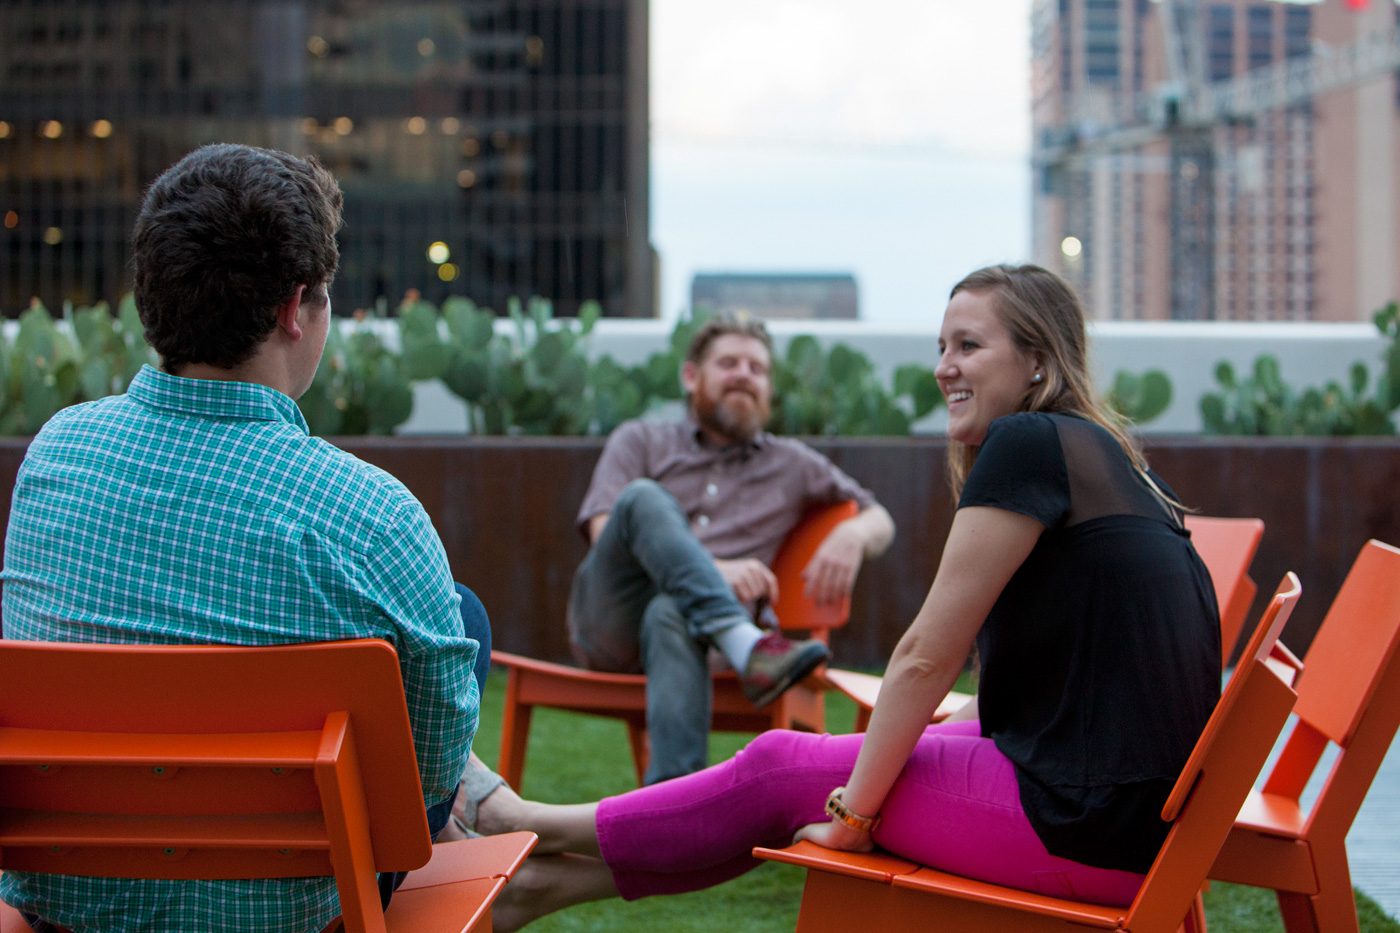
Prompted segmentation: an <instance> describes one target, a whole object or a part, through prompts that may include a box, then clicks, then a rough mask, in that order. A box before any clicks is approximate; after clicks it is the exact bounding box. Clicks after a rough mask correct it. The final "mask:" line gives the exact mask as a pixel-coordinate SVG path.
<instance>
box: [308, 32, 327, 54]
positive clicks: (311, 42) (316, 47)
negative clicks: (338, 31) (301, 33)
mask: <svg viewBox="0 0 1400 933" xmlns="http://www.w3.org/2000/svg"><path fill="white" fill-rule="evenodd" d="M330 50H331V44H330V43H329V42H327V41H326V40H325V39H322V38H321V37H320V36H312V37H311V38H310V39H307V40H306V51H308V52H310V53H311V54H312V55H315V56H316V57H317V58H325V57H326V53H327V52H329V51H330Z"/></svg>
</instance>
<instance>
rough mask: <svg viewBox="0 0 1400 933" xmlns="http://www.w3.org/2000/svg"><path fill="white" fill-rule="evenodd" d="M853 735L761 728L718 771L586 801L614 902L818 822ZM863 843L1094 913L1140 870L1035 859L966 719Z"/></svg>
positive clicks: (1120, 899)
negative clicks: (594, 812)
mask: <svg viewBox="0 0 1400 933" xmlns="http://www.w3.org/2000/svg"><path fill="white" fill-rule="evenodd" d="M861 739H862V736H861V735H859V734H856V735H837V736H832V735H813V734H812V733H807V732H786V731H781V730H774V731H771V732H765V733H763V734H761V735H759V736H758V737H757V738H756V739H754V740H753V741H752V742H750V743H749V745H748V746H747V747H746V748H745V749H744V750H743V751H741V752H739V754H737V755H735V756H734V757H733V758H731V759H730V760H729V761H726V762H724V763H723V764H718V765H715V766H714V767H713V768H707V769H705V770H704V771H700V772H698V773H696V774H691V775H687V776H686V777H681V778H676V779H674V780H670V781H663V782H662V783H660V784H654V785H652V786H650V787H644V788H642V789H640V790H635V791H632V792H630V793H627V794H622V795H621V796H618V797H609V798H607V799H605V800H603V801H602V802H601V803H599V804H598V818H597V825H598V844H599V846H600V847H601V849H602V853H603V860H604V861H605V862H606V863H607V865H608V868H610V869H611V870H612V873H613V879H614V881H615V882H616V883H617V889H618V891H619V892H620V893H621V894H622V896H623V897H624V898H626V899H627V900H635V899H636V898H639V897H646V896H648V895H652V894H677V893H680V892H682V891H694V890H698V889H700V888H706V887H709V886H711V885H715V884H719V883H720V882H722V881H728V880H729V879H731V878H734V877H737V876H738V875H741V874H743V873H744V872H746V871H748V870H749V869H751V868H754V867H755V866H757V865H759V864H760V862H759V860H757V859H755V858H754V857H753V856H752V854H751V850H752V849H753V847H754V846H760V845H761V846H769V847H781V846H786V845H788V844H789V843H790V842H792V835H793V833H795V832H796V831H797V830H798V828H799V827H801V826H804V825H806V824H808V823H815V822H819V821H822V820H825V819H826V816H825V815H824V813H823V809H824V807H825V804H826V797H827V795H828V794H829V793H831V789H832V788H833V787H837V786H838V785H841V784H844V783H845V782H846V779H847V778H849V777H850V775H851V768H852V767H853V766H854V765H855V760H856V754H857V753H858V752H859V751H860V743H861ZM880 816H881V820H880V825H879V826H877V827H876V829H875V842H876V844H877V845H879V846H880V847H881V848H884V849H887V850H889V851H890V852H893V853H895V854H896V855H900V856H902V857H904V858H907V859H911V860H912V861H916V862H919V863H920V864H923V865H928V866H931V867H933V868H938V869H941V870H943V871H948V872H953V873H955V874H959V875H964V876H966V877H969V878H977V879H980V880H983V881H991V882H994V883H997V884H1003V885H1007V886H1009V887H1014V888H1020V889H1022V890H1026V891H1037V892H1040V893H1043V894H1051V895H1055V896H1059V897H1068V898H1072V899H1075V900H1082V901H1089V902H1093V903H1099V904H1128V903H1130V902H1131V901H1132V899H1133V897H1134V896H1135V895H1136V894H1137V890H1138V887H1139V885H1141V883H1142V878H1143V876H1142V875H1139V874H1134V873H1132V872H1126V871H1114V870H1111V869H1105V868H1091V867H1089V866H1087V865H1082V864H1080V863H1078V862H1072V861H1070V860H1068V859H1063V858H1059V857H1057V856H1054V855H1051V854H1050V853H1049V852H1047V851H1045V846H1043V845H1042V844H1041V842H1040V838H1039V837H1038V836H1036V834H1035V830H1034V829H1032V828H1031V824H1030V822H1029V821H1028V820H1027V819H1026V814H1025V812H1024V811H1023V810H1022V809H1021V798H1020V792H1019V790H1018V788H1017V786H1016V773H1015V770H1014V768H1013V767H1012V764H1011V762H1010V761H1008V760H1007V758H1006V756H1004V755H1003V754H1002V753H1001V752H1000V751H998V750H997V748H996V745H995V744H994V743H993V742H992V740H991V739H984V738H982V736H981V732H980V730H979V728H978V725H977V723H975V722H970V723H969V722H961V723H952V724H946V725H940V726H930V727H929V728H928V729H927V730H926V731H925V732H924V734H923V737H922V738H920V739H919V743H918V745H916V746H915V749H914V754H913V755H911V756H910V758H909V763H908V764H907V765H905V766H904V770H903V772H901V773H900V776H899V779H898V780H897V781H895V784H894V787H893V788H891V789H890V793H889V795H888V796H887V797H886V798H885V804H884V807H883V808H882V809H881V810H880Z"/></svg>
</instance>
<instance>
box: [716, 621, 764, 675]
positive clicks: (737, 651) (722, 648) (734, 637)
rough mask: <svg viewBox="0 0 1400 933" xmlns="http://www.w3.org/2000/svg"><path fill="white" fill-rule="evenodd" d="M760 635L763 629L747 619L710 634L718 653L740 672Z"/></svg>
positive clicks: (746, 663) (761, 635)
mask: <svg viewBox="0 0 1400 933" xmlns="http://www.w3.org/2000/svg"><path fill="white" fill-rule="evenodd" d="M762 637H763V629H761V628H759V627H758V626H757V625H754V624H753V623H752V622H749V621H747V620H746V621H743V622H738V623H736V624H734V625H731V626H729V628H727V629H725V630H724V631H722V632H718V633H716V634H714V635H711V636H710V638H711V640H712V641H713V642H714V644H715V647H716V648H718V649H719V652H720V654H722V655H724V657H725V660H727V661H728V662H729V666H730V667H732V668H734V670H736V671H738V672H739V673H740V674H742V673H744V668H745V667H746V666H747V665H748V663H749V653H750V652H752V651H753V646H754V645H756V644H758V642H759V639H761V638H762Z"/></svg>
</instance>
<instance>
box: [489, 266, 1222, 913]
mask: <svg viewBox="0 0 1400 933" xmlns="http://www.w3.org/2000/svg"><path fill="white" fill-rule="evenodd" d="M938 342H939V348H940V357H939V361H938V366H937V370H936V374H937V377H938V381H939V386H940V387H941V388H942V390H943V394H944V396H945V397H946V399H947V402H948V437H949V466H950V472H951V477H952V485H953V491H954V495H955V497H956V498H957V502H958V507H957V511H956V512H955V514H954V518H953V523H952V527H951V530H950V531H949V534H948V540H947V543H946V545H945V546H944V550H943V556H942V559H941V560H940V562H939V566H938V571H937V574H936V575H935V577H934V581H933V585H932V587H931V588H930V589H929V593H928V597H927V599H926V600H925V602H924V605H923V607H922V608H921V609H920V610H919V612H918V614H917V616H916V617H915V618H914V621H913V622H912V623H911V624H910V626H909V628H908V630H907V631H906V632H905V633H904V636H903V637H902V638H901V639H900V642H899V645H898V647H897V648H896V649H895V652H894V656H893V658H892V659H891V660H890V663H889V667H888V669H887V671H886V674H885V680H884V684H883V686H882V688H881V690H880V698H879V702H878V703H877V704H876V706H875V710H874V713H873V715H872V717H871V720H870V726H869V730H868V731H867V732H866V733H864V734H863V735H843V736H829V735H812V734H806V733H796V732H784V731H773V732H766V733H763V734H762V735H760V736H758V737H757V738H756V739H755V740H754V741H753V742H751V743H750V744H749V745H748V746H747V747H746V748H745V749H744V750H743V751H741V752H739V753H738V754H737V755H736V756H735V757H734V758H732V759H731V760H729V761H727V762H724V763H722V764H720V765H716V766H715V767H713V768H709V769H707V770H705V771H702V772H699V773H697V774H692V775H689V776H686V777H683V778H677V779H675V780H672V781H666V782H663V783H661V784H657V785H653V786H651V787H646V788H643V789H641V790H637V791H632V792H630V793H626V794H622V795H620V796H617V797H610V798H607V799H605V800H603V801H601V802H600V803H597V804H580V805H571V806H552V805H546V804H538V803H532V802H529V801H525V800H521V799H520V798H519V797H516V796H515V795H514V794H513V793H511V792H510V791H509V789H508V788H502V789H500V790H497V791H496V792H495V793H492V794H491V795H490V796H489V797H488V798H487V799H486V800H485V801H484V802H483V804H482V805H481V808H480V812H479V816H478V829H479V830H480V831H483V832H488V833H490V832H501V831H507V830H512V829H530V830H533V831H535V832H536V833H538V834H539V835H540V846H539V848H538V849H537V850H536V851H537V852H540V853H546V854H555V855H556V857H554V858H532V859H530V860H529V861H528V862H527V863H526V865H525V866H524V867H523V868H522V870H521V872H520V874H519V875H518V876H517V878H516V880H514V881H512V882H511V883H510V885H509V886H507V888H506V891H505V892H504V894H503V897H502V900H501V901H500V902H499V904H498V906H497V908H496V913H495V916H496V924H497V927H498V928H499V929H504V930H510V929H515V928H518V927H519V926H522V925H524V924H526V923H528V922H530V921H531V920H532V919H534V918H535V917H537V916H539V915H541V914H543V913H547V912H549V911H552V910H556V909H558V908H560V907H564V906H568V905H569V904H573V903H579V902H581V901H584V900H593V899H597V898H601V897H609V896H615V895H621V896H622V897H625V898H628V899H633V898H637V897H643V896H647V895H652V894H666V893H677V892H681V891H689V890H695V889H698V888H702V887H707V886H709V885H712V884H716V883H719V882H721V881H724V880H727V879H729V878H732V877H734V876H736V875H738V874H740V873H742V872H744V871H747V870H748V869H750V868H752V867H753V866H754V865H755V864H757V862H756V860H755V859H753V857H752V856H751V854H750V852H751V849H752V848H753V847H754V846H755V845H766V846H774V845H784V844H786V843H787V842H789V841H790V840H792V839H793V838H794V834H795V836H796V838H798V839H809V840H811V841H813V842H816V843H818V844H820V845H823V846H827V847H830V848H835V849H848V850H867V849H870V848H872V846H874V845H879V846H881V847H882V848H885V849H888V850H889V851H891V852H894V853H896V854H898V855H901V856H903V857H905V858H909V859H912V860H914V861H917V862H920V863H922V864H926V865H930V866H933V867H936V868H939V869H942V870H944V871H950V872H955V873H957V874H961V875H966V876H969V877H973V878H978V879H982V880H986V881H991V882H996V883H999V884H1005V885H1010V886H1013V887H1018V888H1023V889H1026V890H1031V891H1040V892H1043V893H1047V894H1056V895H1061V896H1067V897H1072V898H1077V899H1080V900H1086V901H1093V902H1098V903H1105V904H1126V903H1128V902H1130V901H1131V900H1132V898H1133V896H1134V895H1135V894H1136V892H1137V889H1138V887H1139V885H1140V883H1141V881H1142V876H1143V873H1144V872H1146V870H1147V869H1148V868H1149V867H1150V865H1151V863H1152V860H1153V858H1154V857H1155V855H1156V852H1157V850H1158V848H1160V846H1161V843H1162V842H1163V840H1164V839H1165V838H1166V833H1167V829H1168V826H1167V824H1166V823H1164V822H1163V821H1162V820H1161V818H1160V815H1159V814H1160V812H1161V809H1162V805H1163V803H1164V802H1165V800H1166V797H1167V794H1168V793H1169V791H1170V789H1171V787H1172V784H1173V782H1174V781H1175V780H1176V777H1177V775H1178V773H1179V772H1180V770H1181V768H1182V766H1183V765H1184V764H1185V762H1186V759H1187V757H1188V755H1189V754H1190V751H1191V749H1192V747H1193V746H1194V744H1195V742H1196V740H1197V738H1198V737H1199V735H1200V732H1201V730H1202V729H1203V728H1204V726H1205V723H1206V720H1207V719H1208V717H1209V716H1210V713H1211V710H1212V709H1213V708H1214V706H1215V703H1216V701H1217V700H1218V699H1219V695H1220V680H1219V671H1220V636H1219V620H1218V617H1217V612H1216V603H1215V598H1214V594H1213V590H1212V588H1211V584H1210V579H1209V576H1208V575H1207V572H1206V570H1205V568H1204V566H1203V565H1202V564H1201V562H1200V559H1199V558H1198V557H1197V555H1196V553H1195V550H1194V549H1193V548H1192V547H1191V544H1190V541H1189V536H1188V534H1187V532H1186V531H1185V530H1184V528H1183V527H1182V524H1181V516H1182V509H1181V506H1180V505H1179V504H1178V503H1177V501H1176V498H1175V496H1174V494H1173V493H1172V492H1171V490H1170V489H1169V488H1168V487H1167V486H1166V484H1165V483H1163V482H1162V481H1161V480H1160V479H1159V478H1157V477H1156V476H1155V475H1154V474H1153V473H1152V472H1151V471H1150V470H1149V469H1148V467H1147V464H1146V462H1145V461H1144V459H1143V456H1142V453H1141V450H1140V449H1139V447H1138V445H1137V443H1136V442H1135V440H1134V439H1133V437H1132V436H1131V435H1130V434H1129V433H1128V431H1127V429H1126V427H1125V425H1124V424H1123V422H1122V420H1121V419H1120V418H1119V417H1118V416H1117V415H1116V414H1114V413H1113V412H1112V411H1111V410H1110V409H1109V408H1107V407H1106V406H1105V404H1104V403H1103V401H1102V400H1101V399H1100V397H1099V396H1098V394H1097V392H1096V391H1095V389H1094V385H1093V382H1092V380H1091V378H1090V374H1089V367H1088V359H1087V341H1086V337H1085V329H1084V314H1083V309H1082V307H1081V306H1080V303H1079V300H1078V298H1077V297H1076V296H1075V294H1074V292H1073V290H1072V289H1071V288H1070V287H1069V286H1068V285H1067V284H1066V283H1065V282H1064V281H1063V280H1062V279H1060V278H1059V277H1058V276H1056V275H1054V274H1053V273H1051V272H1048V271H1046V270H1044V269H1041V268H1039V267H1036V266H1014V267H1013V266H993V267H989V268H986V269H981V270H979V271H977V272H974V273H972V274H971V275H969V276H967V277H966V278H965V279H963V280H962V281H961V282H959V283H958V284H957V285H956V286H955V287H954V288H953V291H952V295H951V297H950V300H949V303H948V309H947V312H946V314H945V315H944V318H943V325H942V329H941V331H940V336H939V341H938ZM974 645H975V647H976V651H977V654H978V657H979V658H980V663H981V674H980V678H979V685H978V692H977V697H976V699H974V700H973V701H971V702H970V703H969V704H968V705H967V707H965V708H964V709H963V710H961V711H960V712H959V713H958V714H955V716H954V717H953V721H949V722H947V723H943V724H940V725H936V726H930V725H929V724H928V723H929V717H930V716H931V715H932V713H933V711H934V710H935V709H936V708H937V707H938V705H939V702H940V701H941V700H942V699H943V698H944V696H945V695H946V694H947V693H948V691H949V689H950V688H951V687H952V686H953V683H954V681H955V680H956V678H957V677H958V675H959V673H960V672H961V671H962V669H963V667H964V663H965V662H966V660H967V658H968V656H969V653H970V652H971V651H972V649H973V648H974Z"/></svg>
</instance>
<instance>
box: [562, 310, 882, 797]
mask: <svg viewBox="0 0 1400 933" xmlns="http://www.w3.org/2000/svg"><path fill="white" fill-rule="evenodd" d="M772 350H773V341H772V338H771V337H769V335H768V331H767V330H766V329H765V328H764V326H763V324H762V322H760V321H757V320H754V319H752V318H748V317H747V316H728V315H721V316H719V317H717V318H714V319H712V320H710V321H709V322H707V323H706V324H705V325H704V326H703V327H701V328H700V330H699V331H698V332H697V333H696V334H695V337H694V339H693V340H692V341H691V344H690V350H689V352H688V354H687V356H686V361H685V364H684V366H683V367H682V369H681V383H682V385H683V386H684V387H685V391H686V393H687V395H688V397H689V409H688V412H687V417H686V418H685V419H684V420H682V421H678V422H658V421H641V420H638V421H629V422H627V423H625V424H623V425H621V426H619V427H618V428H617V430H616V431H614V432H613V433H612V435H611V436H610V437H609V438H608V442H607V446H606V447H605V448H604V450H603V455H602V457H601V458H600V459H599V461H598V465H597V467H596V468H595V470H594V472H593V480H592V482H591V483H590V485H589V488H588V493H587V495H586V496H585V497H584V500H583V505H582V507H581V508H580V509H579V515H578V523H579V530H580V531H581V532H582V533H583V535H584V536H585V537H586V538H587V539H588V541H589V543H590V544H591V545H592V546H591V548H590V550H589V552H588V556H587V557H585V558H584V560H583V563H582V564H581V565H580V566H579V569H578V573H577V574H576V575H575V577H574V585H573V590H572V592H571V593H570V597H569V616H568V623H569V641H570V644H571V645H572V647H573V651H574V656H575V658H576V660H577V661H578V662H579V663H580V664H581V665H583V666H585V667H588V668H591V669H593V670H599V671H613V672H622V673H637V672H642V673H645V674H646V675H647V730H648V732H649V733H650V737H651V757H650V763H649V765H648V767H647V772H646V775H645V777H644V783H647V784H653V783H656V782H657V781H662V780H666V779H667V778H673V777H678V776H680V775H683V774H689V773H691V772H693V771H698V770H700V769H701V768H703V767H705V764H706V757H707V751H708V742H709V734H710V708H711V702H712V697H711V683H710V673H709V666H708V662H707V654H708V652H709V649H710V648H711V647H713V648H715V649H717V650H718V651H719V653H720V654H722V655H723V656H724V657H725V659H726V660H728V662H729V664H730V665H731V666H732V667H733V668H734V670H735V671H737V672H738V673H739V677H740V682H741V684H742V685H743V688H744V693H745V694H746V695H747V696H748V697H749V699H750V700H752V701H753V702H754V704H755V705H756V706H759V707H762V706H766V705H768V704H769V703H771V702H773V700H775V699H777V698H778V696H779V695H780V694H782V693H783V691H785V690H787V689H788V688H789V687H791V686H792V685H793V684H795V683H797V682H798V681H799V680H801V679H802V678H803V677H805V676H806V675H807V674H809V673H810V672H811V671H812V669H813V668H815V667H816V666H817V665H819V664H820V663H821V662H822V661H824V660H825V659H826V658H827V656H828V652H827V649H826V646H825V645H823V644H821V643H820V642H816V641H789V640H788V639H786V638H784V637H783V636H782V635H780V634H778V632H777V631H775V630H766V629H765V628H763V627H760V625H759V624H756V622H755V619H756V618H757V619H758V620H759V622H768V621H772V616H771V609H769V606H770V604H772V603H775V602H777V601H778V599H779V596H780V594H779V593H778V586H777V579H776V578H775V577H774V576H773V572H772V571H771V570H770V569H769V568H768V565H769V564H770V563H771V562H772V560H773V558H774V556H775V555H776V554H777V552H778V548H779V546H780V545H781V544H782V541H783V539H784V538H785V537H786V536H787V534H788V532H789V531H791V530H792V529H793V527H794V526H796V525H797V523H798V522H799V521H801V519H802V516H803V514H804V513H805V512H806V511H807V510H808V509H809V508H811V507H813V506H818V505H823V504H828V503H834V502H841V501H845V500H850V499H854V500H855V501H856V502H857V503H858V504H859V506H860V509H861V511H860V513H859V514H858V515H856V516H855V517H854V518H851V519H848V520H847V521H845V522H843V523H842V524H840V525H839V526H837V527H836V529H835V530H834V531H833V532H832V533H831V534H830V536H828V537H827V539H826V541H825V542H823V543H822V545H821V547H820V548H819V549H818V551H817V553H816V555H815V556H814V557H813V558H812V561H811V563H809V564H808V566H807V568H806V569H805V571H804V572H803V575H802V576H803V579H804V581H805V584H806V588H807V591H808V593H809V594H811V595H812V596H813V597H814V598H815V599H816V600H817V601H818V602H819V603H825V602H831V601H835V600H838V599H840V598H842V597H843V596H845V595H846V594H848V593H849V592H850V591H851V588H852V586H854V584H855V579H856V573H857V572H858V571H859V570H860V565H861V562H862V561H863V560H864V559H865V558H867V557H875V556H878V555H879V554H882V553H884V551H885V549H886V548H887V547H888V546H889V543H890V541H891V540H892V539H893V537H894V522H893V521H892V520H891V518H890V515H889V513H888V512H886V511H885V509H884V508H883V507H881V506H880V505H879V504H878V503H876V501H875V497H874V496H872V495H871V494H870V492H869V491H868V490H866V489H865V488H863V487H862V486H861V485H860V484H859V483H857V482H856V481H855V480H853V479H851V478H850V477H849V476H847V475H846V474H845V473H843V472H841V470H839V469H837V468H836V466H835V465H834V464H832V463H831V462H830V461H829V460H827V459H826V458H825V457H823V456H822V455H821V454H819V453H817V452H816V451H814V450H812V449H811V448H810V447H808V446H807V445H805V444H803V443H801V442H799V441H796V440H792V439H790V438H782V437H773V436H772V435H770V434H767V433H765V432H764V430H763V427H764V425H765V424H766V423H767V421H768V412H769V403H770V401H771V399H772V382H771V381H770V369H771V365H772Z"/></svg>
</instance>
